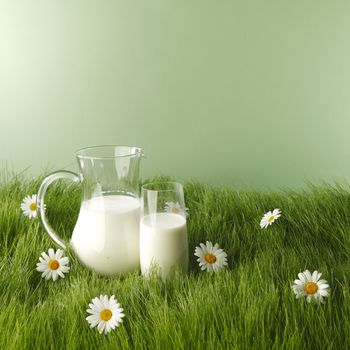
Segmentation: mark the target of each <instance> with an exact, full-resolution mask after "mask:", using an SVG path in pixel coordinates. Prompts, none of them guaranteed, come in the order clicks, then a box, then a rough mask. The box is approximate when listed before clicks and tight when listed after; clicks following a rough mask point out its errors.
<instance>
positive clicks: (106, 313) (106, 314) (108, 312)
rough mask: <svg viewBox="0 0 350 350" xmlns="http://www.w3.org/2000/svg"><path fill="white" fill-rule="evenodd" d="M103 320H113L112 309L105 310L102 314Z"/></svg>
mask: <svg viewBox="0 0 350 350" xmlns="http://www.w3.org/2000/svg"><path fill="white" fill-rule="evenodd" d="M100 317H101V320H103V321H109V320H110V319H111V318H112V311H111V310H110V309H103V310H102V311H101V312H100Z"/></svg>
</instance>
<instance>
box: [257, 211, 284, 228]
mask: <svg viewBox="0 0 350 350" xmlns="http://www.w3.org/2000/svg"><path fill="white" fill-rule="evenodd" d="M281 213H282V212H281V210H280V209H274V210H273V211H272V212H271V211H269V212H267V213H266V214H264V216H263V218H262V219H261V221H260V227H261V228H267V227H268V226H269V225H272V224H273V223H274V222H275V221H276V220H277V219H278V218H279V217H280V216H281Z"/></svg>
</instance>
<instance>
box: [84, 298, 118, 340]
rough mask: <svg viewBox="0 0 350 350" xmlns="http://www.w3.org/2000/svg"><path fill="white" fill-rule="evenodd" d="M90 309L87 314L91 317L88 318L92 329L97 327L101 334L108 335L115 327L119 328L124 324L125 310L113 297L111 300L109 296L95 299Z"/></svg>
mask: <svg viewBox="0 0 350 350" xmlns="http://www.w3.org/2000/svg"><path fill="white" fill-rule="evenodd" d="M89 307H90V309H87V310H86V311H87V313H89V314H90V315H89V316H88V317H86V320H87V321H88V322H89V324H90V327H91V328H93V327H96V326H97V329H98V331H99V332H100V333H103V331H104V332H105V334H107V333H108V332H110V331H111V330H112V329H113V330H114V329H115V327H119V324H120V323H122V322H123V320H122V318H123V317H124V316H125V315H124V314H123V311H124V309H123V308H121V307H120V304H119V303H118V302H117V300H116V299H114V295H112V296H111V297H110V298H109V299H108V296H107V295H100V297H99V298H97V297H96V298H94V299H92V300H91V303H90V304H89Z"/></svg>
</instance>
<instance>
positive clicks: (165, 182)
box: [141, 181, 183, 192]
mask: <svg viewBox="0 0 350 350" xmlns="http://www.w3.org/2000/svg"><path fill="white" fill-rule="evenodd" d="M155 185H163V186H164V185H169V186H170V185H172V188H165V189H162V188H158V189H152V188H148V187H151V186H155ZM176 187H180V188H182V189H183V184H182V183H181V182H177V181H154V182H147V183H146V184H144V185H142V186H141V191H154V192H173V191H175V189H176Z"/></svg>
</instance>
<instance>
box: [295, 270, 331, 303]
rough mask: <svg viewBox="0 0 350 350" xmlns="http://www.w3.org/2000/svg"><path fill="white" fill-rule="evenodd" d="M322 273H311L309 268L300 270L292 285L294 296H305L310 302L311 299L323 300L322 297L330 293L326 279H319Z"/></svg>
mask: <svg viewBox="0 0 350 350" xmlns="http://www.w3.org/2000/svg"><path fill="white" fill-rule="evenodd" d="M321 275H322V273H319V272H317V271H314V272H313V273H312V275H311V272H310V271H309V270H306V271H304V272H300V273H299V274H298V277H299V279H297V280H295V281H294V285H293V286H292V288H293V291H294V294H295V295H296V298H297V299H298V298H302V297H306V300H307V301H308V302H309V303H310V302H311V299H312V298H314V299H315V300H318V301H321V302H323V297H328V296H329V295H330V289H329V284H328V282H327V281H326V280H320V278H321Z"/></svg>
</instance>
